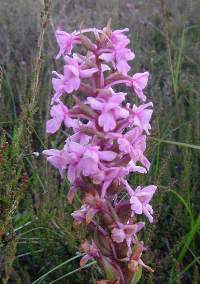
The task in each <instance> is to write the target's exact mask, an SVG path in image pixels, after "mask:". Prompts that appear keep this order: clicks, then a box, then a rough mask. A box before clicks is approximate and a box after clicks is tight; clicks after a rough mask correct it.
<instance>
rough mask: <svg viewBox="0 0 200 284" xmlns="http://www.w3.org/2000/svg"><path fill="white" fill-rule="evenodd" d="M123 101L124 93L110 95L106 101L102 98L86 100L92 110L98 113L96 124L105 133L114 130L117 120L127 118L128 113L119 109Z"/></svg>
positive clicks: (123, 109)
mask: <svg viewBox="0 0 200 284" xmlns="http://www.w3.org/2000/svg"><path fill="white" fill-rule="evenodd" d="M124 100H125V94H124V93H114V92H113V93H112V96H110V97H108V98H107V100H105V99H102V98H92V97H89V98H88V99H87V101H88V103H89V104H90V106H91V107H92V109H94V110H97V111H98V112H100V115H99V117H98V124H99V126H101V127H102V128H103V130H104V131H105V132H108V131H110V130H113V129H115V127H116V121H117V120H118V119H122V118H127V117H128V116H129V111H128V110H126V109H125V108H123V107H121V103H122V102H123V101H124Z"/></svg>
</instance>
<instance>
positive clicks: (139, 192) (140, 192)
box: [125, 182, 157, 223]
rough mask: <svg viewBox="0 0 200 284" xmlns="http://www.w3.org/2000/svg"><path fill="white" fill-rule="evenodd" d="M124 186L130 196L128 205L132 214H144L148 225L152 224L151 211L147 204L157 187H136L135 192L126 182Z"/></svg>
mask: <svg viewBox="0 0 200 284" xmlns="http://www.w3.org/2000/svg"><path fill="white" fill-rule="evenodd" d="M125 186H126V189H127V192H128V194H129V195H130V204H131V210H132V214H133V215H134V214H142V213H143V214H144V215H145V216H146V217H147V218H148V220H149V222H150V223H152V222H153V216H152V214H153V209H152V206H151V205H150V204H149V202H150V201H151V199H152V197H153V195H154V193H155V191H156V189H157V187H156V186H155V185H149V186H146V187H143V188H141V186H138V187H137V188H136V190H133V189H132V188H131V187H130V185H129V184H128V182H125Z"/></svg>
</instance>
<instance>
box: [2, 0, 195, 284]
mask: <svg viewBox="0 0 200 284" xmlns="http://www.w3.org/2000/svg"><path fill="white" fill-rule="evenodd" d="M44 2H45V3H43V1H39V0H26V1H24V0H15V1H9V0H0V47H1V48H0V64H1V69H0V279H1V280H0V282H1V283H3V284H5V283H24V284H29V283H73V284H76V283H80V284H81V283H82V284H83V283H84V284H85V283H87V284H89V283H90V284H92V283H95V279H98V277H99V273H100V272H99V270H98V267H96V266H95V265H94V266H92V267H89V268H87V269H85V270H84V271H83V272H82V273H80V272H79V270H78V269H79V264H78V256H77V251H78V246H79V243H80V240H82V239H84V237H85V232H84V228H79V230H78V231H77V229H76V228H74V227H73V224H72V219H71V216H70V213H71V212H72V210H73V209H74V208H78V207H80V201H79V199H78V197H77V199H76V201H75V204H74V205H73V207H72V206H71V205H69V204H68V202H67V199H66V193H67V190H68V182H67V180H61V179H60V176H59V174H58V173H57V172H56V170H55V169H53V168H51V166H49V165H48V164H47V163H46V161H45V159H44V158H43V157H42V156H41V155H40V156H39V157H36V156H34V155H32V153H33V152H41V151H42V150H43V149H45V148H49V147H54V146H59V145H60V143H61V141H62V139H63V135H66V134H65V133H64V132H63V133H61V134H59V135H56V136H55V137H53V138H52V137H51V139H50V140H49V137H48V136H47V135H46V134H45V121H46V120H47V118H48V115H49V105H50V103H49V102H50V98H51V95H52V87H51V71H52V70H54V69H56V68H59V63H58V62H55V60H54V57H55V54H56V52H57V50H58V49H57V44H56V41H55V38H54V35H53V30H54V28H55V27H60V28H63V29H65V30H66V31H73V30H74V29H78V28H79V27H80V25H81V24H82V25H83V26H84V27H93V26H96V27H103V26H105V25H106V23H107V21H108V19H109V18H110V17H111V18H112V25H113V28H124V27H128V28H129V29H130V32H129V36H130V38H131V47H132V48H133V50H134V51H135V53H136V59H135V60H134V62H133V70H134V72H140V71H144V70H149V71H150V74H151V79H150V84H149V87H148V90H147V91H146V93H147V96H148V99H149V100H152V101H153V103H154V117H153V127H152V133H151V138H150V139H149V147H148V151H147V152H148V154H147V156H148V157H149V159H150V160H151V161H152V166H151V170H150V172H149V174H148V175H146V176H144V177H141V176H140V177H138V176H136V177H135V176H133V177H131V182H132V185H133V186H135V185H136V184H138V183H140V184H149V183H153V184H156V185H158V188H159V189H158V192H157V194H156V197H155V199H154V208H155V220H156V222H155V223H154V225H153V226H147V229H146V230H145V234H144V236H143V237H144V239H145V243H146V245H147V247H148V251H147V252H146V253H145V262H146V263H147V264H148V265H150V266H152V267H153V268H154V269H155V272H154V273H153V274H149V273H146V272H144V273H143V277H142V280H141V282H140V283H145V284H146V283H148V284H152V283H155V284H157V283H158V284H160V283H167V284H176V283H177V284H179V283H185V284H189V283H195V284H197V283H200V271H199V268H200V247H199V243H200V210H199V208H200V205H199V204H200V146H198V145H200V93H199V92H200V80H199V78H200V2H199V1H198V0H173V1H171V0H169V1H164V0H160V1H159V0H153V1H151V0H54V1H52V2H53V3H52V5H50V1H49V0H45V1H44ZM44 4H45V5H44ZM50 6H51V7H50ZM129 97H130V99H132V96H131V95H129ZM68 103H69V104H70V100H69V102H68ZM68 260H69V261H68Z"/></svg>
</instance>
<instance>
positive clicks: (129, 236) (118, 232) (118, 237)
mask: <svg viewBox="0 0 200 284" xmlns="http://www.w3.org/2000/svg"><path fill="white" fill-rule="evenodd" d="M144 225H145V223H144V222H138V223H136V224H133V225H129V224H127V225H124V224H122V223H120V224H118V227H117V228H114V229H113V230H112V234H111V237H112V239H113V241H114V242H116V243H122V242H123V241H126V243H127V247H128V252H127V256H128V257H130V255H131V252H132V250H131V244H132V240H133V238H134V236H135V235H136V234H137V233H138V232H139V231H140V230H141V229H142V228H143V227H144Z"/></svg>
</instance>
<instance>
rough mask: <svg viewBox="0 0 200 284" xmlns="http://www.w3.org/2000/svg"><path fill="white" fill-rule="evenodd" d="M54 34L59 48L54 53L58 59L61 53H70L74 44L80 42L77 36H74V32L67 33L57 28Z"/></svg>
mask: <svg viewBox="0 0 200 284" xmlns="http://www.w3.org/2000/svg"><path fill="white" fill-rule="evenodd" d="M55 36H56V40H57V43H58V45H59V48H60V50H59V52H58V54H57V55H56V59H59V58H60V57H61V56H62V55H63V56H65V55H68V54H71V51H72V48H73V47H74V45H75V44H77V43H79V42H80V40H79V37H77V36H76V33H75V32H73V33H71V34H69V33H67V32H64V31H61V30H59V29H58V30H56V32H55Z"/></svg>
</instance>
